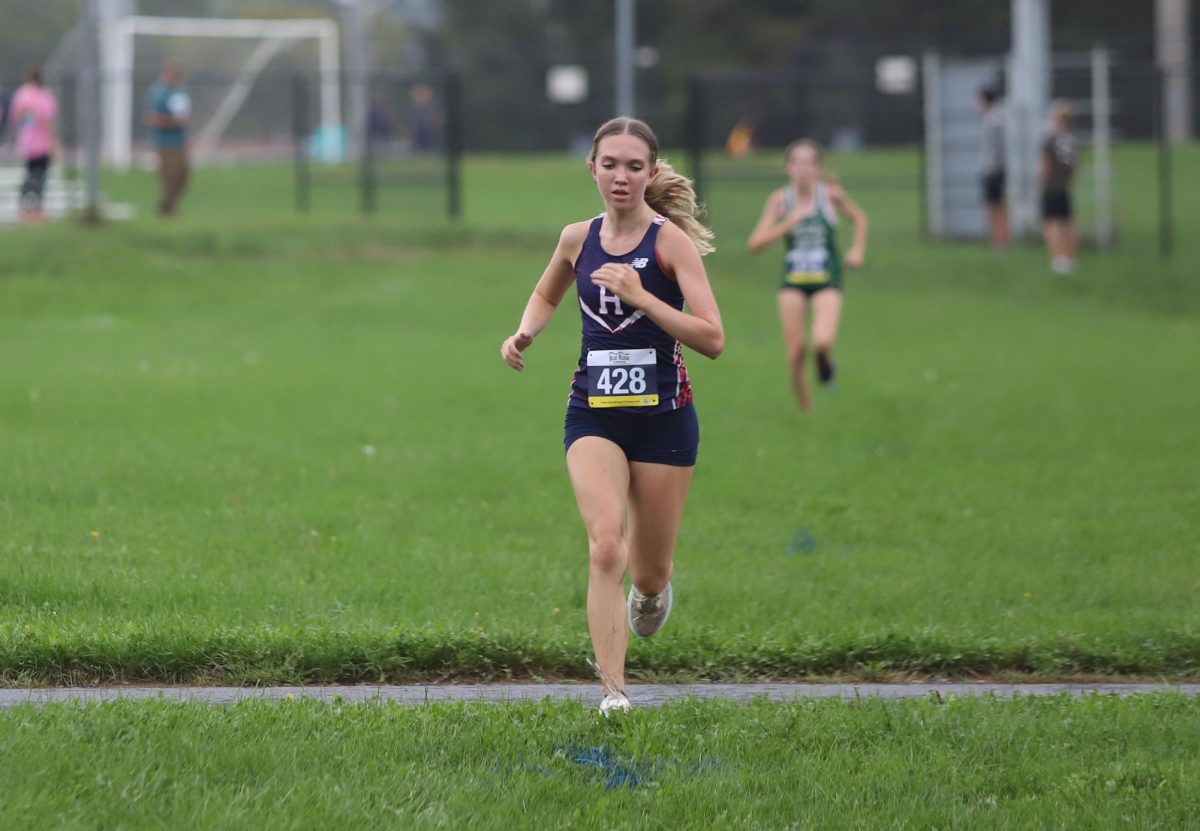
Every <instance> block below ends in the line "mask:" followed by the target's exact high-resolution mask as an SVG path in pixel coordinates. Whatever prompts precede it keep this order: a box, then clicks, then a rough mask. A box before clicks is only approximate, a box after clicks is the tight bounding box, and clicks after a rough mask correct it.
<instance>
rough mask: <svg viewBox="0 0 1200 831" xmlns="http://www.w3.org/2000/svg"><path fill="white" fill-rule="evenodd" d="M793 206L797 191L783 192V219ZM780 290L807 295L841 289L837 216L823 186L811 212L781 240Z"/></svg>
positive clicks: (788, 188) (789, 186) (840, 260)
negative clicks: (782, 250)
mask: <svg viewBox="0 0 1200 831" xmlns="http://www.w3.org/2000/svg"><path fill="white" fill-rule="evenodd" d="M795 207H796V189H795V188H794V187H792V186H791V185H788V186H787V187H785V188H784V189H783V216H787V215H788V214H789V213H791V212H792V211H793V210H794V209H795ZM784 244H785V245H786V246H787V253H786V255H785V256H784V260H783V282H782V283H780V288H785V289H799V290H800V291H802V292H804V293H805V294H807V295H810V296H811V295H813V294H816V293H817V292H819V291H824V290H825V289H838V290H841V288H842V255H841V254H840V253H838V247H837V213H836V212H835V211H834V209H833V205H832V204H831V203H830V201H829V193H828V189H827V188H826V187H825V185H824V183H818V184H817V190H816V194H815V196H814V204H813V210H812V213H810V214H809V215H808V216H806V217H804V219H802V220H800V221H799V222H797V223H796V224H795V225H794V226H792V229H791V230H790V231H788V233H787V235H786V236H785V237H784Z"/></svg>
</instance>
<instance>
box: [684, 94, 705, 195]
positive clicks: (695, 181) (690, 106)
mask: <svg viewBox="0 0 1200 831" xmlns="http://www.w3.org/2000/svg"><path fill="white" fill-rule="evenodd" d="M703 83H704V82H703V81H702V80H701V79H700V77H699V76H697V75H692V76H690V77H689V78H688V80H687V122H686V123H687V141H688V158H689V160H690V161H689V164H688V168H689V169H688V173H690V174H691V177H692V189H693V190H694V191H695V193H696V198H697V199H701V198H702V197H703V195H704V101H703V96H704V87H703Z"/></svg>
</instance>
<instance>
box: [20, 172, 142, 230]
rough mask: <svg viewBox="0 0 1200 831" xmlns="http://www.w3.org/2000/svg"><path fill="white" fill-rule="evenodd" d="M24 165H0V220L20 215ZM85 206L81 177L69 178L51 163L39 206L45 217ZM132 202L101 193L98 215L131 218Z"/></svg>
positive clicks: (56, 216)
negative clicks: (110, 198) (62, 174)
mask: <svg viewBox="0 0 1200 831" xmlns="http://www.w3.org/2000/svg"><path fill="white" fill-rule="evenodd" d="M24 180H25V169H24V168H23V167H0V223H3V222H16V221H18V220H19V219H20V215H21V182H23V181H24ZM85 207H87V186H86V185H85V183H84V182H82V181H68V180H66V179H63V178H61V177H60V176H58V175H57V171H56V170H55V167H54V166H53V165H51V167H50V173H49V175H48V176H47V177H46V187H45V190H44V191H43V192H42V210H43V212H44V213H45V215H46V218H47V219H60V218H62V217H66V216H71V215H72V214H76V213H79V212H80V211H82V210H83V209H84V208H85ZM133 213H134V210H133V205H130V204H128V203H123V202H109V201H108V200H107V199H106V198H105V197H104V196H103V194H101V197H100V215H101V216H102V217H103V218H104V219H132V218H133Z"/></svg>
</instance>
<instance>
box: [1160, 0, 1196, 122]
mask: <svg viewBox="0 0 1200 831" xmlns="http://www.w3.org/2000/svg"><path fill="white" fill-rule="evenodd" d="M1190 7H1191V0H1157V2H1156V3H1155V15H1154V16H1155V53H1156V55H1157V57H1158V65H1159V67H1160V68H1161V69H1162V70H1163V71H1164V72H1165V73H1166V77H1165V78H1163V85H1162V90H1161V91H1160V93H1159V94H1160V95H1161V96H1162V98H1163V101H1162V107H1163V129H1164V130H1165V131H1166V134H1167V140H1168V141H1169V142H1171V143H1172V144H1184V143H1186V142H1188V141H1190V140H1191V138H1192V40H1191V14H1190V12H1191V8H1190Z"/></svg>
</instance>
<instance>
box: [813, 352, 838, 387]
mask: <svg viewBox="0 0 1200 831" xmlns="http://www.w3.org/2000/svg"><path fill="white" fill-rule="evenodd" d="M836 373H837V367H836V366H834V365H833V358H831V357H829V352H828V351H826V350H824V349H819V350H817V378H818V379H819V380H820V382H821V383H822V384H828V383H831V382H832V381H833V376H834V375H835V374H836Z"/></svg>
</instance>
